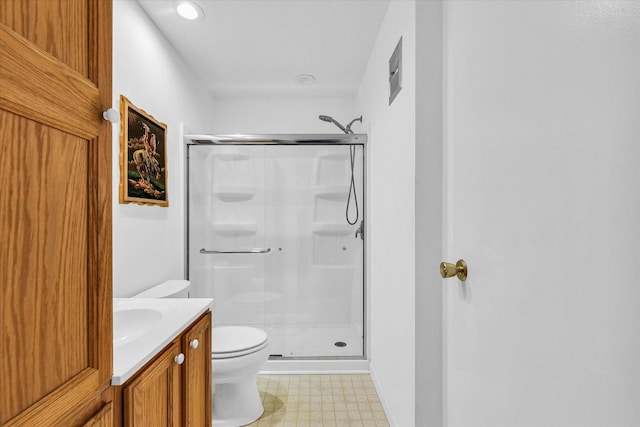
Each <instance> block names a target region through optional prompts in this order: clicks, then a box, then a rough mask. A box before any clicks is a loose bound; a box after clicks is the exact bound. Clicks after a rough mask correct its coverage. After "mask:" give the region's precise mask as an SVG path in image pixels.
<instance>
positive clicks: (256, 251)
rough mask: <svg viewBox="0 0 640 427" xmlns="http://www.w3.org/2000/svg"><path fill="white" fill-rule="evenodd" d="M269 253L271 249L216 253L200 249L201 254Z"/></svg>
mask: <svg viewBox="0 0 640 427" xmlns="http://www.w3.org/2000/svg"><path fill="white" fill-rule="evenodd" d="M269 252H271V248H253V249H244V250H242V251H216V250H211V251H210V250H207V249H205V248H202V249H200V253H201V254H266V253H269Z"/></svg>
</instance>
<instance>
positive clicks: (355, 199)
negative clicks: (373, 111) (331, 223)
mask: <svg viewBox="0 0 640 427" xmlns="http://www.w3.org/2000/svg"><path fill="white" fill-rule="evenodd" d="M318 118H319V119H320V120H322V121H323V122H329V123H333V124H334V125H336V126H338V127H339V128H340V130H342V132H344V133H346V134H347V135H349V134H352V133H353V131H352V130H351V125H352V124H353V123H354V122H360V123H362V116H360V117H357V118H355V119H353V120H351V121H350V122H349V124H348V125H347V127H346V128H345V127H344V126H342V125H341V124H340V123H338V122H337V121H336V120H334V119H333V117H331V116H323V115H320V116H318ZM355 156H356V147H355V145H353V144H350V145H349V160H350V162H349V163H350V165H351V180H350V183H349V195H348V196H347V209H346V211H345V217H346V219H347V223H348V224H349V225H355V224H356V223H357V222H358V218H360V209H359V208H358V195H357V193H356V181H355V178H354V167H355ZM351 195H353V202H354V203H355V205H356V218H355V219H354V220H353V221H352V220H351V218H349V211H350V209H349V208H350V206H351ZM359 230H360V238H361V239H362V232H363V230H364V225H363V224H362V223H361V224H360V228H359ZM356 237H358V232H356Z"/></svg>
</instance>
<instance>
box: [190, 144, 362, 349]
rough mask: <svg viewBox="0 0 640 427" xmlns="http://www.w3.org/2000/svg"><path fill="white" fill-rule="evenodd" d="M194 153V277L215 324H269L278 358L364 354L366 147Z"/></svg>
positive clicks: (205, 148) (194, 149)
mask: <svg viewBox="0 0 640 427" xmlns="http://www.w3.org/2000/svg"><path fill="white" fill-rule="evenodd" d="M188 152H189V154H188V156H189V278H190V280H191V282H192V285H193V286H192V288H193V289H194V296H195V297H212V298H214V299H215V301H214V305H215V311H214V326H222V325H247V326H255V327H258V328H261V329H263V330H265V331H266V332H267V334H268V336H269V348H270V352H271V354H272V355H273V356H281V357H285V358H286V357H291V358H296V357H346V356H358V357H362V356H363V336H364V323H363V318H364V312H363V300H364V298H363V297H364V292H363V288H364V286H363V285H364V281H363V259H364V257H363V248H364V245H363V240H362V238H361V236H360V235H357V236H356V231H357V230H358V229H359V227H360V225H361V221H362V220H363V219H364V212H363V206H364V200H363V147H362V146H361V145H358V146H353V147H351V146H348V145H234V146H230V145H191V146H189V148H188ZM352 155H353V156H352ZM352 157H353V159H354V163H353V187H352V186H351V185H350V184H351V177H352V168H351V159H352ZM350 190H351V191H350ZM350 192H351V195H350V194H349V193H350ZM356 203H357V205H358V206H357V209H356ZM347 205H349V212H348V215H349V221H350V222H351V224H350V223H349V222H348V221H347V218H346V214H347ZM227 252H228V253H227Z"/></svg>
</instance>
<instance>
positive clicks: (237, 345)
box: [211, 326, 267, 358]
mask: <svg viewBox="0 0 640 427" xmlns="http://www.w3.org/2000/svg"><path fill="white" fill-rule="evenodd" d="M266 344H267V333H266V332H265V331H263V330H261V329H257V328H251V327H249V326H218V327H215V328H212V329H211V353H212V355H213V357H214V358H229V357H238V356H242V355H245V354H249V353H253V352H256V351H258V350H261V349H262V348H263V347H264V346H266Z"/></svg>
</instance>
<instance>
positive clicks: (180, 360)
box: [173, 353, 184, 365]
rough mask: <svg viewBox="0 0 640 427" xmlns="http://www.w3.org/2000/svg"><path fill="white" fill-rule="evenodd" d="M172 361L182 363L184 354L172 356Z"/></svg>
mask: <svg viewBox="0 0 640 427" xmlns="http://www.w3.org/2000/svg"><path fill="white" fill-rule="evenodd" d="M173 361H174V362H176V363H177V364H178V365H182V364H183V363H184V354H182V353H180V354H179V355H177V356H176V357H174V358H173Z"/></svg>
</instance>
